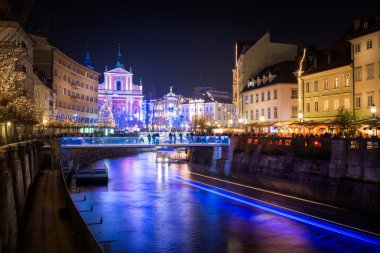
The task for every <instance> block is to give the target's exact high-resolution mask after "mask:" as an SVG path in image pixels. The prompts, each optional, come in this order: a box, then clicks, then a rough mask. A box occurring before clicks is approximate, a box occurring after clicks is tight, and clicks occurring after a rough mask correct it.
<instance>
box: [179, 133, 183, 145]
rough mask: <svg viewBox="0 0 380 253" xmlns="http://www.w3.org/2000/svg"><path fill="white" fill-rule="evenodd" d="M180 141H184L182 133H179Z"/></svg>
mask: <svg viewBox="0 0 380 253" xmlns="http://www.w3.org/2000/svg"><path fill="white" fill-rule="evenodd" d="M179 142H181V143H182V133H179Z"/></svg>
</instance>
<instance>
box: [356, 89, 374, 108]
mask: <svg viewBox="0 0 380 253" xmlns="http://www.w3.org/2000/svg"><path fill="white" fill-rule="evenodd" d="M374 105H375V104H374V93H373V92H369V93H367V107H369V106H374ZM355 107H356V108H361V107H362V95H356V96H355Z"/></svg>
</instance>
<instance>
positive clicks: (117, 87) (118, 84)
mask: <svg viewBox="0 0 380 253" xmlns="http://www.w3.org/2000/svg"><path fill="white" fill-rule="evenodd" d="M116 90H121V82H120V81H117V82H116Z"/></svg>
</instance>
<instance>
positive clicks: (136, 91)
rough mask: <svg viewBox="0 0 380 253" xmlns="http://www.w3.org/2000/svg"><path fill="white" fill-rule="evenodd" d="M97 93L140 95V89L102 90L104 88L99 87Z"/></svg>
mask: <svg viewBox="0 0 380 253" xmlns="http://www.w3.org/2000/svg"><path fill="white" fill-rule="evenodd" d="M98 93H99V94H100V95H142V91H138V90H133V91H124V90H104V89H99V90H98Z"/></svg>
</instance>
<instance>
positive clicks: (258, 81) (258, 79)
mask: <svg viewBox="0 0 380 253" xmlns="http://www.w3.org/2000/svg"><path fill="white" fill-rule="evenodd" d="M260 84H261V79H260V77H257V86H260Z"/></svg>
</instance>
